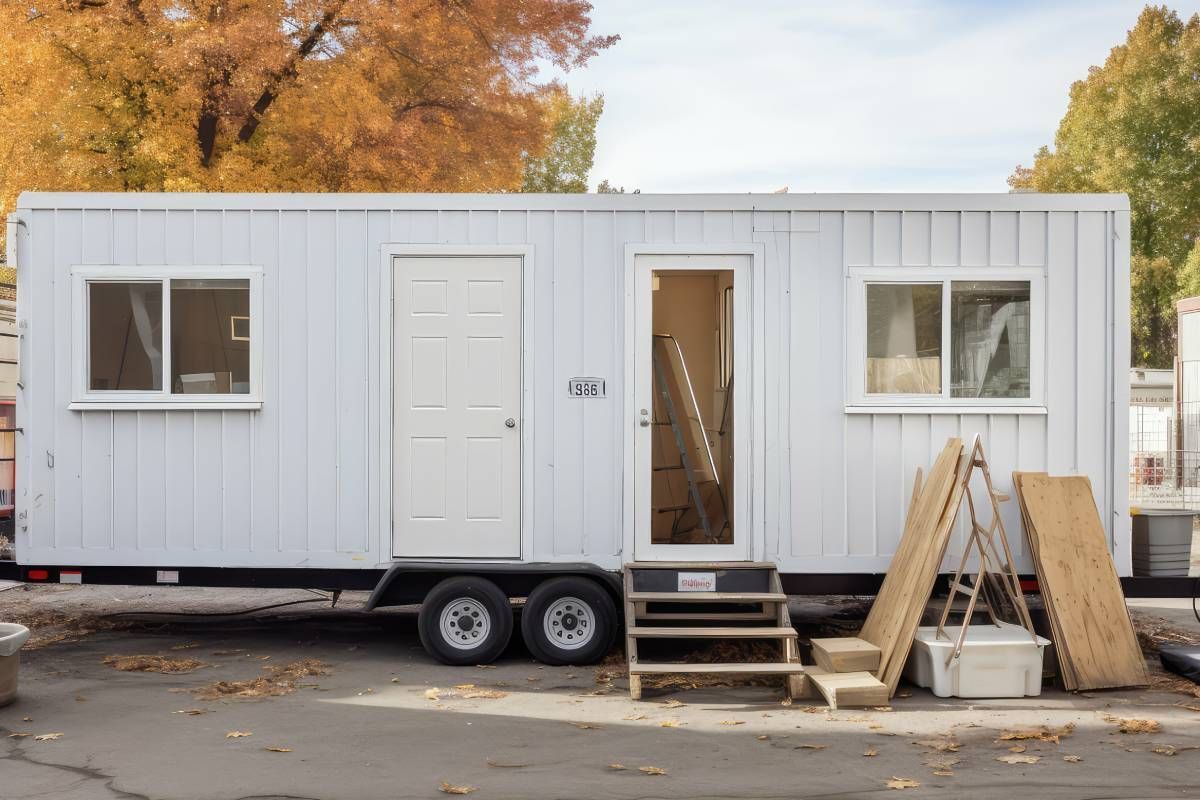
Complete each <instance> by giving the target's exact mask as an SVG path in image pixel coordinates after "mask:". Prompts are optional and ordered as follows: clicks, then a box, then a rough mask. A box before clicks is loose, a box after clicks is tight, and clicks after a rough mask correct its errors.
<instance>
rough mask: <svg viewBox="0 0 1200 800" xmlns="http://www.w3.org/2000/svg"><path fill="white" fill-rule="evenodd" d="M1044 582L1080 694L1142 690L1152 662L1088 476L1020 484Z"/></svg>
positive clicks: (1026, 479) (1033, 477)
mask: <svg viewBox="0 0 1200 800" xmlns="http://www.w3.org/2000/svg"><path fill="white" fill-rule="evenodd" d="M1018 492H1019V494H1020V497H1021V504H1022V508H1023V509H1024V512H1025V514H1026V517H1027V523H1028V524H1027V532H1028V534H1029V539H1030V542H1031V545H1032V548H1033V551H1034V557H1035V560H1036V562H1037V564H1038V580H1039V584H1040V586H1041V590H1042V596H1043V598H1048V603H1047V606H1048V608H1049V610H1050V615H1051V618H1052V619H1053V620H1054V621H1055V625H1054V629H1055V631H1054V632H1055V635H1056V636H1057V637H1058V641H1057V642H1055V646H1056V648H1057V650H1058V652H1059V658H1060V663H1061V662H1063V661H1065V662H1067V664H1068V666H1069V670H1070V672H1071V675H1072V679H1073V680H1072V682H1073V683H1074V686H1072V687H1071V688H1077V689H1104V688H1113V687H1118V686H1143V685H1145V684H1146V683H1148V681H1149V676H1148V675H1147V672H1146V662H1145V659H1144V658H1143V656H1142V652H1141V648H1140V647H1139V646H1138V642H1137V636H1136V634H1135V633H1134V630H1133V623H1132V622H1131V621H1130V618H1129V612H1128V610H1127V609H1126V607H1125V596H1124V594H1123V593H1122V591H1121V583H1120V580H1119V579H1118V577H1117V570H1116V568H1115V566H1114V565H1113V561H1112V556H1111V554H1110V553H1109V550H1108V540H1107V538H1106V536H1105V533H1104V526H1103V525H1102V524H1101V521H1100V514H1099V512H1098V511H1097V510H1096V502H1095V500H1094V499H1093V496H1092V486H1091V482H1090V481H1089V480H1088V479H1087V478H1086V477H1083V476H1067V477H1052V476H1048V475H1037V474H1031V473H1027V474H1024V475H1022V476H1021V479H1020V482H1019V484H1018Z"/></svg>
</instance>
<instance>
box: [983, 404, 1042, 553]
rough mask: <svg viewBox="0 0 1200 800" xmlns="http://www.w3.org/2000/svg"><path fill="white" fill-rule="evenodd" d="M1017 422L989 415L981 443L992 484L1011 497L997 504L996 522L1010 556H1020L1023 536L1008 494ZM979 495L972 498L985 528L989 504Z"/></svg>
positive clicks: (1015, 456)
mask: <svg viewBox="0 0 1200 800" xmlns="http://www.w3.org/2000/svg"><path fill="white" fill-rule="evenodd" d="M1020 420H1021V417H1019V416H1018V415H1016V414H996V415H993V416H992V417H991V419H990V420H989V435H988V436H987V438H986V439H985V440H984V442H983V452H984V453H986V454H987V458H988V465H989V466H990V467H991V473H992V483H993V485H995V487H996V488H997V489H998V490H1000V491H1002V492H1005V493H1006V494H1008V495H1009V496H1010V497H1012V498H1013V499H1012V500H1010V501H1008V502H1005V503H1001V504H1000V519H1001V520H1002V521H1003V522H1004V531H1005V533H1007V534H1008V545H1009V547H1011V548H1012V551H1013V555H1014V556H1017V555H1018V554H1021V553H1023V552H1024V547H1025V540H1024V537H1023V536H1021V509H1020V508H1019V507H1018V506H1017V500H1016V495H1015V494H1014V493H1013V491H1012V471H1013V470H1014V469H1016V468H1017V464H1018V463H1020V458H1021V452H1020V448H1021V432H1020ZM979 492H980V493H979V494H978V495H977V496H976V498H975V507H976V513H978V514H979V521H980V523H981V524H983V525H984V526H985V527H986V526H987V525H988V524H989V522H990V520H991V504H990V503H988V499H987V494H986V493H985V492H984V490H983V489H982V488H981V489H980V490H979ZM968 516H969V515H968ZM1026 566H1028V567H1032V566H1033V565H1032V564H1027V565H1026Z"/></svg>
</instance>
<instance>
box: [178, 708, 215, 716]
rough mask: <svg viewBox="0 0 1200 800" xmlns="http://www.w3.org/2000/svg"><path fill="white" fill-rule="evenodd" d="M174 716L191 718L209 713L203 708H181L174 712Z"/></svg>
mask: <svg viewBox="0 0 1200 800" xmlns="http://www.w3.org/2000/svg"><path fill="white" fill-rule="evenodd" d="M171 713H172V714H186V715H187V716H189V717H198V716H200V715H201V714H206V713H208V711H207V709H203V708H181V709H179V710H178V711H172V712H171Z"/></svg>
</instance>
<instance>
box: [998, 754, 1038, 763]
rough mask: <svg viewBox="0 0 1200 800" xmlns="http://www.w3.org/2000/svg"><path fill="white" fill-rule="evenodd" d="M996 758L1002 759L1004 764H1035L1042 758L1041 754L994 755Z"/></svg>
mask: <svg viewBox="0 0 1200 800" xmlns="http://www.w3.org/2000/svg"><path fill="white" fill-rule="evenodd" d="M996 760H997V761H1003V762H1004V763H1005V764H1036V763H1037V762H1039V761H1041V760H1042V757H1041V756H1024V755H1015V754H1014V755H1011V756H996Z"/></svg>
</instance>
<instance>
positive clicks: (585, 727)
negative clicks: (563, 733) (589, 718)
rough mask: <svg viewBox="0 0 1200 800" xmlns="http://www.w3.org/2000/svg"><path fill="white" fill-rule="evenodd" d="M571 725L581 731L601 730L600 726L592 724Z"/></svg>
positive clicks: (575, 723) (576, 723) (573, 723)
mask: <svg viewBox="0 0 1200 800" xmlns="http://www.w3.org/2000/svg"><path fill="white" fill-rule="evenodd" d="M571 724H572V725H574V726H575V727H576V728H579V729H580V730H581V731H598V730H600V726H599V725H593V724H592V723H590V722H572V723H571Z"/></svg>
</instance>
